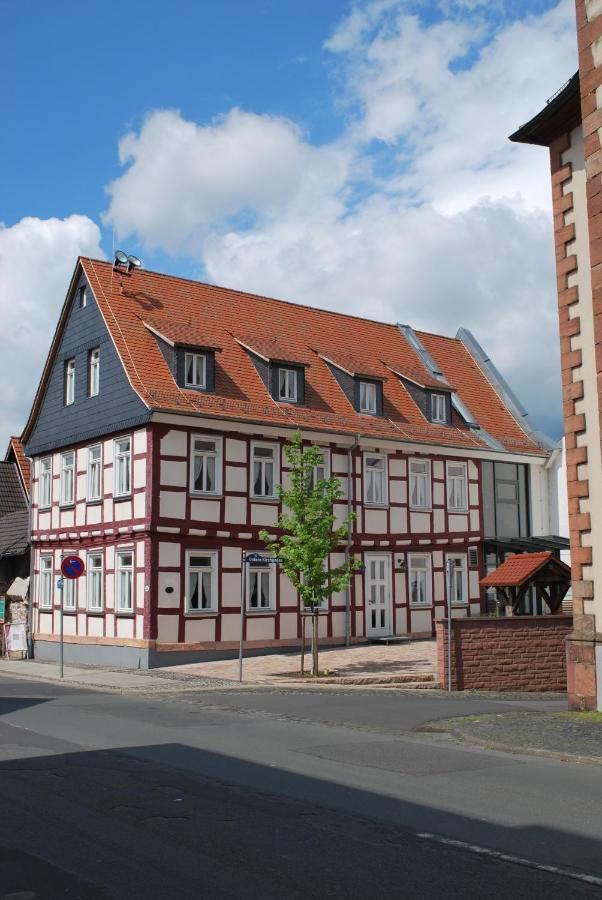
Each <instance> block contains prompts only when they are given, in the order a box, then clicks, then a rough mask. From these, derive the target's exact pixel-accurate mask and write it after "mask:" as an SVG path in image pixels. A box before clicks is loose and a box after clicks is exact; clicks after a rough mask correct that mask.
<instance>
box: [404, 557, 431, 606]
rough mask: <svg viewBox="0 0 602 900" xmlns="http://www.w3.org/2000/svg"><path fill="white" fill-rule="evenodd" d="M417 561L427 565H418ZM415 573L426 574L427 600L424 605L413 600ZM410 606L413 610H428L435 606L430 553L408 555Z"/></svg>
mask: <svg viewBox="0 0 602 900" xmlns="http://www.w3.org/2000/svg"><path fill="white" fill-rule="evenodd" d="M417 560H421V561H424V562H425V563H426V565H416V564H415V563H416V561H417ZM414 572H424V582H425V599H424V602H423V603H418V602H416V601H414V600H413V599H412V575H413V573H414ZM408 605H409V606H411V607H412V609H428V608H429V607H431V606H432V605H433V576H432V560H431V555H430V553H408Z"/></svg>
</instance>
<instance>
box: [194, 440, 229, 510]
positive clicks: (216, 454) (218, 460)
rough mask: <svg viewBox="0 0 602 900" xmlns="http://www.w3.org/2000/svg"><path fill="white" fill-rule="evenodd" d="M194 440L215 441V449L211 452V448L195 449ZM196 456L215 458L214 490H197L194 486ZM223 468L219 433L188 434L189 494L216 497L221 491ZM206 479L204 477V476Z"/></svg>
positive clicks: (221, 442) (221, 444)
mask: <svg viewBox="0 0 602 900" xmlns="http://www.w3.org/2000/svg"><path fill="white" fill-rule="evenodd" d="M195 441H213V442H214V443H215V450H214V451H213V452H212V451H211V450H197V449H195V445H194V444H195ZM197 456H202V457H204V458H207V457H212V458H213V459H215V486H214V490H212V491H208V490H199V489H198V488H196V487H195V484H194V481H195V479H194V463H195V459H196V457H197ZM223 468H224V456H223V438H222V437H221V435H215V434H191V435H190V486H189V490H190V493H191V494H195V496H203V497H216V496H220V495H221V493H222V472H223ZM205 481H206V477H205Z"/></svg>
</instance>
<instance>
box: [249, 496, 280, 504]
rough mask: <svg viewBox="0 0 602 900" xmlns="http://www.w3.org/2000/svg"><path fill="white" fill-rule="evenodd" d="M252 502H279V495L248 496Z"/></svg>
mask: <svg viewBox="0 0 602 900" xmlns="http://www.w3.org/2000/svg"><path fill="white" fill-rule="evenodd" d="M249 499H250V500H251V502H252V503H280V498H279V497H253V496H251V497H250V498H249Z"/></svg>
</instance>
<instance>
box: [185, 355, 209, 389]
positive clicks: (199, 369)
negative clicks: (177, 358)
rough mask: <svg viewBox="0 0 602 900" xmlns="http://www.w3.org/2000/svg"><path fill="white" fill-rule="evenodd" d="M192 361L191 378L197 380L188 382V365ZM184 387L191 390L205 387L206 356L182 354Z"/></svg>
mask: <svg viewBox="0 0 602 900" xmlns="http://www.w3.org/2000/svg"><path fill="white" fill-rule="evenodd" d="M190 360H192V368H193V373H192V377H193V378H196V379H198V380H196V381H188V363H189V361H190ZM184 386H185V387H193V388H206V387H207V354H206V353H191V352H186V353H184Z"/></svg>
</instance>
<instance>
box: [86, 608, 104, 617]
mask: <svg viewBox="0 0 602 900" xmlns="http://www.w3.org/2000/svg"><path fill="white" fill-rule="evenodd" d="M104 614H105V611H104V609H87V610H86V615H87V616H92V617H96V618H99V617H100V616H104Z"/></svg>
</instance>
